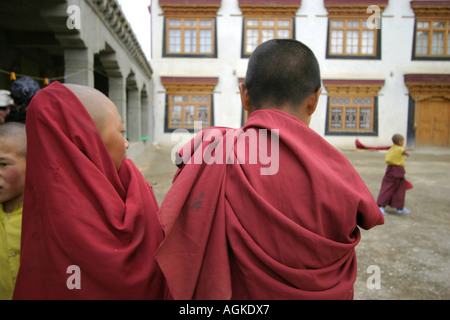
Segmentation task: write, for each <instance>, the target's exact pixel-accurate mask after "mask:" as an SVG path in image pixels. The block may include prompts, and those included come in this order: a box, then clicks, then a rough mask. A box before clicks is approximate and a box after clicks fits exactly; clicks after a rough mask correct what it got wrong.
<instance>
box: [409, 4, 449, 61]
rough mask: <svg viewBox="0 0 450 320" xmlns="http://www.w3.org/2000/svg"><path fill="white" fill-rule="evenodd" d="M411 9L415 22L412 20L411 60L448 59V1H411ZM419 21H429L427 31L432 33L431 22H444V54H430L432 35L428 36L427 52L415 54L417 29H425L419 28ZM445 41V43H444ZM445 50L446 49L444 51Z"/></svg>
mask: <svg viewBox="0 0 450 320" xmlns="http://www.w3.org/2000/svg"><path fill="white" fill-rule="evenodd" d="M410 6H411V9H412V10H413V11H414V16H415V22H414V35H413V38H414V41H413V47H412V54H411V56H412V57H411V59H412V60H450V52H449V51H448V50H449V48H448V47H449V46H450V40H449V34H450V30H449V29H450V19H449V16H450V1H411V2H410ZM421 22H430V28H428V32H429V33H431V34H432V30H433V28H432V27H431V24H432V22H446V26H447V27H446V31H445V34H444V36H445V37H444V54H443V55H431V50H430V49H431V46H432V42H433V40H432V37H429V38H428V53H427V54H426V55H422V54H417V53H416V52H417V33H418V32H419V31H425V30H427V29H426V28H424V29H423V30H420V28H418V24H419V23H421ZM445 42H446V43H445ZM445 50H447V51H445Z"/></svg>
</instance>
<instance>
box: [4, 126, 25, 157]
mask: <svg viewBox="0 0 450 320" xmlns="http://www.w3.org/2000/svg"><path fill="white" fill-rule="evenodd" d="M6 139H10V140H11V141H12V142H13V144H14V146H15V150H16V153H17V154H18V155H20V156H23V157H25V156H26V154H27V134H26V131H25V125H24V124H23V123H18V122H7V123H4V124H2V125H0V142H2V143H5V142H4V141H5V140H6Z"/></svg>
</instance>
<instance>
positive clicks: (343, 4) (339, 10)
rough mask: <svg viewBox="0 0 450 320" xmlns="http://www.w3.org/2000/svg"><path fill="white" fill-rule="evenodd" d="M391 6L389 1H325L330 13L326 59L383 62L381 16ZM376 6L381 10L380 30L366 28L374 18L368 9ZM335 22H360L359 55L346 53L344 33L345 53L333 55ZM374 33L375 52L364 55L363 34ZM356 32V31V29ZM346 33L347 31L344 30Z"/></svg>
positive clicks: (344, 45) (344, 46) (344, 44)
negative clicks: (370, 19) (371, 18)
mask: <svg viewBox="0 0 450 320" xmlns="http://www.w3.org/2000/svg"><path fill="white" fill-rule="evenodd" d="M388 4H389V0H374V1H362V0H359V1H355V0H324V6H325V8H326V10H327V12H328V31H327V32H328V34H327V44H326V45H327V49H326V58H327V59H362V60H381V47H382V39H381V23H382V17H381V14H382V13H383V11H384V10H385V9H386V7H387V6H388ZM371 5H374V6H376V7H378V8H379V9H380V12H379V14H380V18H379V21H378V27H379V28H378V29H371V28H364V27H363V25H364V22H367V20H368V19H369V18H370V17H371V16H372V13H368V12H367V9H368V7H369V6H371ZM335 20H343V21H345V24H347V21H350V20H354V21H356V20H357V21H359V22H360V26H359V28H358V29H359V34H358V39H359V41H358V54H353V53H348V54H346V53H345V51H346V50H345V49H346V45H347V44H346V41H345V39H346V32H344V38H343V44H342V45H343V53H339V54H336V53H332V52H331V45H332V38H331V37H332V22H333V21H335ZM366 29H367V30H368V31H373V32H374V50H373V53H371V54H364V53H362V52H361V48H362V41H361V40H362V33H363V31H364V30H366ZM355 30H356V29H355ZM344 31H345V30H344Z"/></svg>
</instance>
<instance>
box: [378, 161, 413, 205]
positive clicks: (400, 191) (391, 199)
mask: <svg viewBox="0 0 450 320" xmlns="http://www.w3.org/2000/svg"><path fill="white" fill-rule="evenodd" d="M411 188H412V185H411V184H410V183H409V182H408V181H406V179H405V168H404V167H402V166H388V167H387V168H386V173H385V174H384V177H383V181H382V182H381V189H380V193H379V194H378V199H377V204H378V206H380V207H384V206H391V207H393V208H396V209H398V210H401V209H403V208H404V206H405V195H406V190H408V189H411Z"/></svg>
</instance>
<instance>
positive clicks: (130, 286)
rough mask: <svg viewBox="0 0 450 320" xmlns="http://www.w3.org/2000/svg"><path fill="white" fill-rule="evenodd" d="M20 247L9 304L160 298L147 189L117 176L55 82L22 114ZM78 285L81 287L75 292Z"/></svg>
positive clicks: (154, 213)
mask: <svg viewBox="0 0 450 320" xmlns="http://www.w3.org/2000/svg"><path fill="white" fill-rule="evenodd" d="M26 127H27V140H28V141H27V148H28V150H27V172H26V183H25V196H24V205H23V218H22V219H23V220H22V245H21V246H22V249H21V254H20V269H19V273H18V276H17V282H16V287H15V291H14V296H13V298H14V299H165V298H166V297H167V295H168V291H167V285H166V283H165V279H164V276H163V274H162V272H161V270H160V268H159V266H158V264H157V263H156V260H155V258H154V253H155V251H156V249H157V248H158V246H159V245H160V243H161V241H162V239H163V230H162V228H161V225H160V221H159V216H158V209H159V208H158V203H157V202H156V198H155V196H154V193H153V190H152V188H151V186H150V185H149V184H148V183H147V182H146V181H145V179H144V177H143V176H142V174H141V172H140V171H139V169H138V168H136V166H135V165H134V164H133V162H132V161H131V160H129V159H125V160H124V162H123V163H122V166H121V168H120V171H119V172H117V169H116V167H115V165H114V162H113V160H112V158H111V156H110V154H109V152H108V150H107V149H106V146H105V144H104V142H103V140H102V138H101V136H100V132H99V131H98V130H97V127H96V126H95V124H94V122H93V121H92V119H91V117H90V115H89V114H88V112H87V111H86V109H85V108H84V106H83V105H82V104H81V102H80V101H79V100H78V98H77V97H76V96H75V95H74V94H73V93H72V91H70V90H69V89H67V88H66V87H65V86H64V85H62V84H60V83H58V82H53V83H52V84H51V85H49V86H48V87H46V88H45V89H43V90H41V91H40V92H39V93H38V94H36V96H35V97H34V99H33V100H32V102H31V104H30V106H29V108H28V114H27V123H26ZM78 285H79V286H78Z"/></svg>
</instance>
